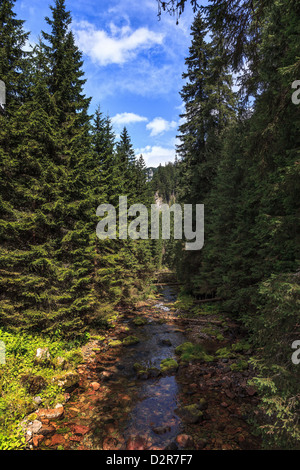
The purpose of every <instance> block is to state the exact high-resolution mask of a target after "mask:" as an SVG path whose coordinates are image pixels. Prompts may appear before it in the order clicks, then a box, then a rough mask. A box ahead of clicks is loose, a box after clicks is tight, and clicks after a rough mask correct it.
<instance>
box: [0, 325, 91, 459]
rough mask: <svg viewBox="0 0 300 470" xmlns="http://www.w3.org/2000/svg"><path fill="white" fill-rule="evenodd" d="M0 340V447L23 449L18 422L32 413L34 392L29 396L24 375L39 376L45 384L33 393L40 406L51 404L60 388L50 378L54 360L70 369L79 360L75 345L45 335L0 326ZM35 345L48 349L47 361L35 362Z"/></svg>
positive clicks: (55, 371) (59, 396)
mask: <svg viewBox="0 0 300 470" xmlns="http://www.w3.org/2000/svg"><path fill="white" fill-rule="evenodd" d="M0 341H3V342H4V344H5V364H0V393H1V395H0V450H9V449H19V448H24V445H25V443H24V439H23V436H22V434H21V432H20V429H19V427H18V423H19V422H20V421H21V420H22V419H23V418H24V417H25V416H27V415H28V414H30V413H32V412H34V410H35V409H36V405H35V404H34V402H33V398H34V396H35V395H31V394H30V393H29V391H28V387H26V384H23V385H22V383H21V377H22V376H25V375H30V376H32V375H33V376H39V377H41V378H42V379H43V380H44V382H45V383H46V386H45V388H44V389H42V390H40V391H39V392H38V393H37V394H36V395H38V396H39V397H41V399H42V403H43V404H42V406H43V407H51V406H53V405H55V404H57V403H58V402H61V401H63V399H64V397H63V390H62V389H61V388H60V387H59V386H58V385H57V384H55V383H53V382H52V379H53V378H54V377H55V376H56V375H57V374H59V373H62V371H60V370H59V369H55V366H54V362H55V361H54V359H55V358H56V357H58V356H60V357H63V358H65V359H66V360H67V361H68V363H69V364H70V366H71V368H75V367H76V366H77V365H78V364H79V363H80V362H82V355H81V352H80V350H79V349H78V348H73V349H71V348H72V345H70V344H67V343H65V342H64V341H62V340H60V339H57V338H56V339H52V338H45V337H41V336H38V335H28V334H21V333H9V332H6V331H4V330H2V329H0ZM38 348H48V350H49V353H50V355H51V362H50V363H49V364H47V365H36V364H35V355H36V350H37V349H38Z"/></svg>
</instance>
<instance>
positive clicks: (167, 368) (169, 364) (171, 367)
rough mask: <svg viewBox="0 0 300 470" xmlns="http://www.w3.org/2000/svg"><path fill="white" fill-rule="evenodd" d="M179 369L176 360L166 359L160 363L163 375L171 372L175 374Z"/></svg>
mask: <svg viewBox="0 0 300 470" xmlns="http://www.w3.org/2000/svg"><path fill="white" fill-rule="evenodd" d="M177 369H178V363H177V361H175V359H172V358H169V359H164V360H163V361H161V363H160V370H161V372H162V373H163V374H167V373H169V372H174V371H176V370H177Z"/></svg>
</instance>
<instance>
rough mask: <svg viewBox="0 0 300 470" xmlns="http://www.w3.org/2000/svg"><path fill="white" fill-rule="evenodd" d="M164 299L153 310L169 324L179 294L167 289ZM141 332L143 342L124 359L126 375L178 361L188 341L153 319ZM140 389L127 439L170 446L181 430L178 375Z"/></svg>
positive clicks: (149, 382)
mask: <svg viewBox="0 0 300 470" xmlns="http://www.w3.org/2000/svg"><path fill="white" fill-rule="evenodd" d="M162 295H163V300H162V301H160V302H158V303H157V304H155V305H154V309H155V311H161V312H163V314H164V317H165V318H166V320H167V316H168V312H170V308H169V306H168V304H169V303H170V302H174V301H175V300H176V292H175V290H174V289H172V288H171V287H169V286H166V287H164V288H163V290H162ZM138 330H139V337H140V338H141V339H142V341H141V342H140V343H138V344H137V345H136V346H134V347H133V348H132V349H131V351H130V352H128V353H127V354H128V355H127V357H125V358H123V365H124V373H125V374H126V371H127V373H128V375H130V374H131V371H132V367H133V364H134V363H137V362H138V363H142V364H144V365H145V366H146V367H156V368H158V369H159V368H160V363H161V361H162V360H164V359H168V358H174V359H175V358H176V356H175V348H176V347H177V346H179V345H180V344H182V343H183V342H184V341H185V337H184V334H183V332H182V331H181V330H179V329H178V327H176V325H174V324H172V323H171V322H170V323H163V324H159V323H157V322H155V321H153V320H151V319H150V320H149V322H148V324H146V325H144V326H141V327H139V329H138ZM137 387H138V394H137V396H138V399H137V403H136V405H135V406H134V408H133V410H132V412H131V414H130V419H129V422H128V424H127V426H126V429H125V433H124V434H125V436H124V437H125V439H126V440H128V438H130V437H132V436H142V437H143V438H144V439H145V440H146V441H148V442H152V445H154V446H158V447H164V446H167V445H168V444H170V443H171V442H172V441H174V439H175V437H176V436H177V434H179V432H180V428H181V421H180V418H179V417H178V416H177V415H176V412H175V410H176V408H177V407H178V405H179V403H178V400H177V396H178V393H179V384H178V383H177V381H176V375H175V374H173V375H168V376H165V377H164V376H163V377H162V376H159V377H157V378H149V379H147V380H145V381H139V382H138V383H137Z"/></svg>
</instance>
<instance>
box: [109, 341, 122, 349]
mask: <svg viewBox="0 0 300 470" xmlns="http://www.w3.org/2000/svg"><path fill="white" fill-rule="evenodd" d="M122 345H123V343H122V341H120V340H117V339H116V340H113V341H110V342H109V343H108V346H109V347H110V348H118V347H120V346H122Z"/></svg>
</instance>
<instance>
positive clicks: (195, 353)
mask: <svg viewBox="0 0 300 470" xmlns="http://www.w3.org/2000/svg"><path fill="white" fill-rule="evenodd" d="M175 353H176V354H177V355H178V356H180V359H181V360H182V361H183V362H189V361H193V360H197V359H198V360H204V361H206V362H211V361H213V359H214V358H213V356H210V355H209V354H207V353H206V352H205V351H204V349H203V346H201V345H200V344H193V343H191V342H189V341H187V342H186V343H183V344H181V345H180V346H177V348H176V349H175Z"/></svg>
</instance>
